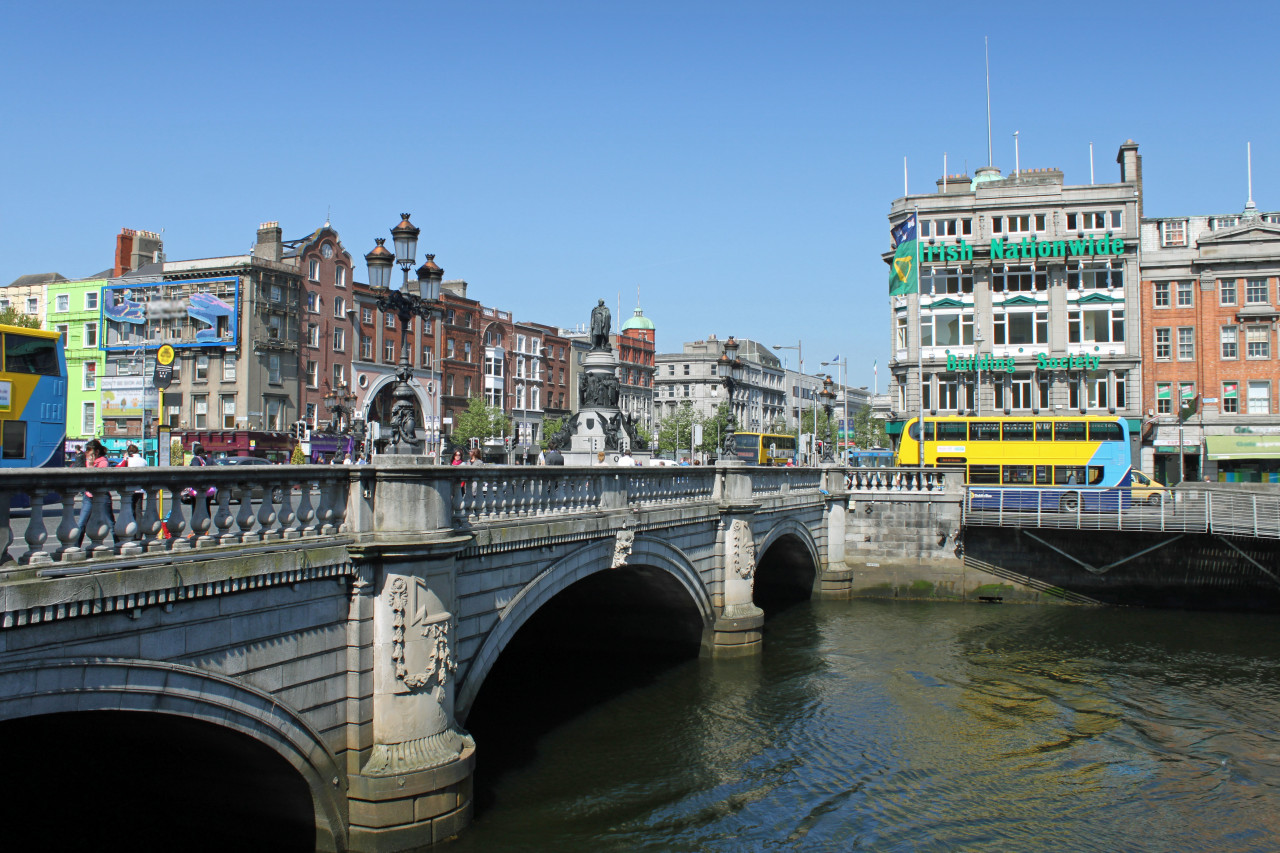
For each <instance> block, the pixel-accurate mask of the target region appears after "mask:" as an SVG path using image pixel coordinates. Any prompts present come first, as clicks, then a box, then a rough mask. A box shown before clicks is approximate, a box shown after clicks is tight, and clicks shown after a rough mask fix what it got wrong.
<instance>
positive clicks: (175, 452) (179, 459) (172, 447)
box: [169, 438, 185, 465]
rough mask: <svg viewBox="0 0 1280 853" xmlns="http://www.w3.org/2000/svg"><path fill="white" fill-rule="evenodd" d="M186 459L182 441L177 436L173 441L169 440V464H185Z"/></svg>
mask: <svg viewBox="0 0 1280 853" xmlns="http://www.w3.org/2000/svg"><path fill="white" fill-rule="evenodd" d="M184 459H185V456H184V454H183V452H182V442H181V441H178V439H176V438H175V439H174V440H173V441H171V442H169V464H170V465H181V464H183V461H184Z"/></svg>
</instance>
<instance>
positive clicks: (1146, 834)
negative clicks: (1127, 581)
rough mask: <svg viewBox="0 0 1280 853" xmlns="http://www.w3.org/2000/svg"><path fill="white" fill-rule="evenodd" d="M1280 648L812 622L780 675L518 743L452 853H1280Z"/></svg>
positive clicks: (1016, 609) (645, 694) (664, 681)
mask: <svg viewBox="0 0 1280 853" xmlns="http://www.w3.org/2000/svg"><path fill="white" fill-rule="evenodd" d="M1277 627H1280V618H1277V617H1271V616H1259V615H1236V614H1205V613H1183V612H1173V611H1145V610H1134V609H1121V608H1115V609H1100V608H1099V609H1094V608H1076V607H1029V606H1013V605H986V606H983V605H957V604H929V603H904V602H880V601H853V602H811V603H804V604H801V605H797V606H794V607H791V608H790V609H788V610H786V611H784V612H782V613H780V614H778V615H777V616H776V617H774V618H772V619H771V620H770V621H769V622H768V623H767V625H766V635H765V646H764V654H763V655H761V656H760V657H758V658H753V659H749V660H740V661H717V662H710V661H705V660H684V661H682V662H677V663H674V664H666V665H664V666H662V667H656V668H653V669H651V670H650V671H647V672H644V673H643V674H641V675H640V676H637V677H635V678H634V679H633V680H632V681H631V682H630V683H625V682H623V683H619V685H617V689H613V690H610V691H608V692H609V694H610V695H608V696H607V697H606V698H604V699H602V700H600V701H598V702H596V703H595V704H592V705H590V706H589V707H586V708H585V709H583V710H579V711H577V712H575V713H573V714H572V715H570V716H567V717H565V718H564V719H561V720H556V721H554V722H553V723H551V724H548V725H546V726H544V727H543V728H542V729H541V730H538V731H536V732H534V733H532V734H530V733H527V732H522V731H520V730H518V729H515V728H506V729H504V731H505V732H507V734H508V735H509V736H510V737H511V738H512V739H519V738H521V737H528V738H530V739H531V740H528V741H526V742H524V743H522V744H521V749H516V750H514V752H515V753H518V754H517V755H516V756H515V757H514V758H513V760H512V761H510V762H509V763H508V764H507V765H506V766H486V767H484V768H482V771H481V773H480V774H478V785H479V788H478V790H477V803H478V809H477V815H476V820H475V823H474V824H473V825H472V826H471V827H470V828H469V829H467V830H466V831H465V833H464V835H463V836H462V837H461V838H460V839H458V840H457V841H456V842H454V843H452V844H450V845H448V846H447V848H446V849H447V850H448V851H449V853H471V851H508V850H531V851H532V850H539V851H542V850H548V851H551V850H554V851H558V853H566V852H567V851H583V853H586V851H591V853H601V851H664V853H665V851H733V853H748V851H778V850H803V851H828V850H830V851H844V850H860V849H862V850H912V851H915V850H938V851H943V850H945V851H951V850H984V851H986V850H1018V851H1021V850H1042V849H1043V850H1100V851H1101V850H1105V851H1115V850H1201V849H1211V850H1214V851H1253V850H1256V851H1273V850H1277V849H1280V677H1278V676H1280V631H1277ZM544 663H545V664H547V668H548V669H551V668H558V665H557V664H556V663H555V662H549V661H544ZM582 676H583V674H582V673H577V674H576V676H575V677H579V678H581V677H582ZM535 682H536V679H535ZM544 683H545V682H544ZM538 702H539V699H538V697H537V696H535V695H530V696H526V697H524V699H523V701H519V700H515V699H513V701H512V703H511V705H510V707H509V712H510V714H511V719H515V718H517V717H520V716H521V711H522V709H527V708H529V707H531V706H533V705H536V704H537V703H538ZM477 738H478V740H479V742H478V748H479V749H480V750H484V749H485V746H486V741H485V740H484V738H483V737H482V735H481V733H480V732H479V731H477ZM490 738H491V741H494V740H496V739H497V736H496V735H492V734H491V736H490ZM491 745H493V744H492V743H491ZM502 749H503V750H504V751H505V752H507V753H508V754H510V753H512V752H513V750H512V748H511V744H510V743H508V744H506V745H504V746H503V747H502Z"/></svg>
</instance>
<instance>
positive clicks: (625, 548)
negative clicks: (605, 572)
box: [609, 530, 636, 569]
mask: <svg viewBox="0 0 1280 853" xmlns="http://www.w3.org/2000/svg"><path fill="white" fill-rule="evenodd" d="M635 541H636V534H635V531H633V530H619V531H618V535H617V536H616V537H615V538H614V540H613V562H612V563H611V564H610V565H609V568H611V569H616V568H619V567H621V566H625V565H626V564H627V560H629V559H630V558H631V546H632V545H634V544H635Z"/></svg>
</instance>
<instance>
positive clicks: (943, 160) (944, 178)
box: [942, 151, 947, 194]
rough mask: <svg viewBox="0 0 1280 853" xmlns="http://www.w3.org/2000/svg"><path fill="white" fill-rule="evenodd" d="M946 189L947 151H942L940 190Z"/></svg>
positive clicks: (944, 190)
mask: <svg viewBox="0 0 1280 853" xmlns="http://www.w3.org/2000/svg"><path fill="white" fill-rule="evenodd" d="M946 191H947V152H945V151H943V152H942V192H943V193H944V194H945V193H946Z"/></svg>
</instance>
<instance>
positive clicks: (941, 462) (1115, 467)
mask: <svg viewBox="0 0 1280 853" xmlns="http://www.w3.org/2000/svg"><path fill="white" fill-rule="evenodd" d="M920 432H921V431H920V419H919V418H912V419H911V420H909V421H907V423H906V428H905V429H904V430H903V431H902V440H901V441H900V442H899V443H898V450H897V457H896V459H895V462H896V463H897V464H898V465H901V466H906V467H911V466H915V465H919V464H920V459H921V457H920V438H921V435H920ZM924 464H925V465H926V466H928V467H957V468H963V469H964V471H965V482H966V483H967V484H969V486H971V487H973V486H981V487H982V488H981V489H972V488H971V489H970V498H971V500H972V502H973V503H972V506H973V508H974V509H983V508H988V506H989V507H990V508H995V507H996V506H1000V507H1003V508H1005V509H1017V508H1044V507H1054V508H1061V509H1068V510H1074V509H1075V508H1076V507H1078V506H1082V507H1083V508H1084V509H1091V510H1100V509H1117V508H1120V507H1123V506H1128V504H1129V502H1130V500H1131V495H1130V486H1131V484H1132V479H1131V471H1132V468H1131V465H1132V459H1131V453H1130V444H1129V422H1128V421H1127V420H1125V419H1124V418H1120V417H1115V416H1110V417H1108V416H1088V415H1085V416H1080V417H1063V418H1053V417H1050V418H1046V417H1017V416H1003V417H1001V416H997V417H963V416H958V415H957V416H938V417H931V418H925V420H924Z"/></svg>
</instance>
